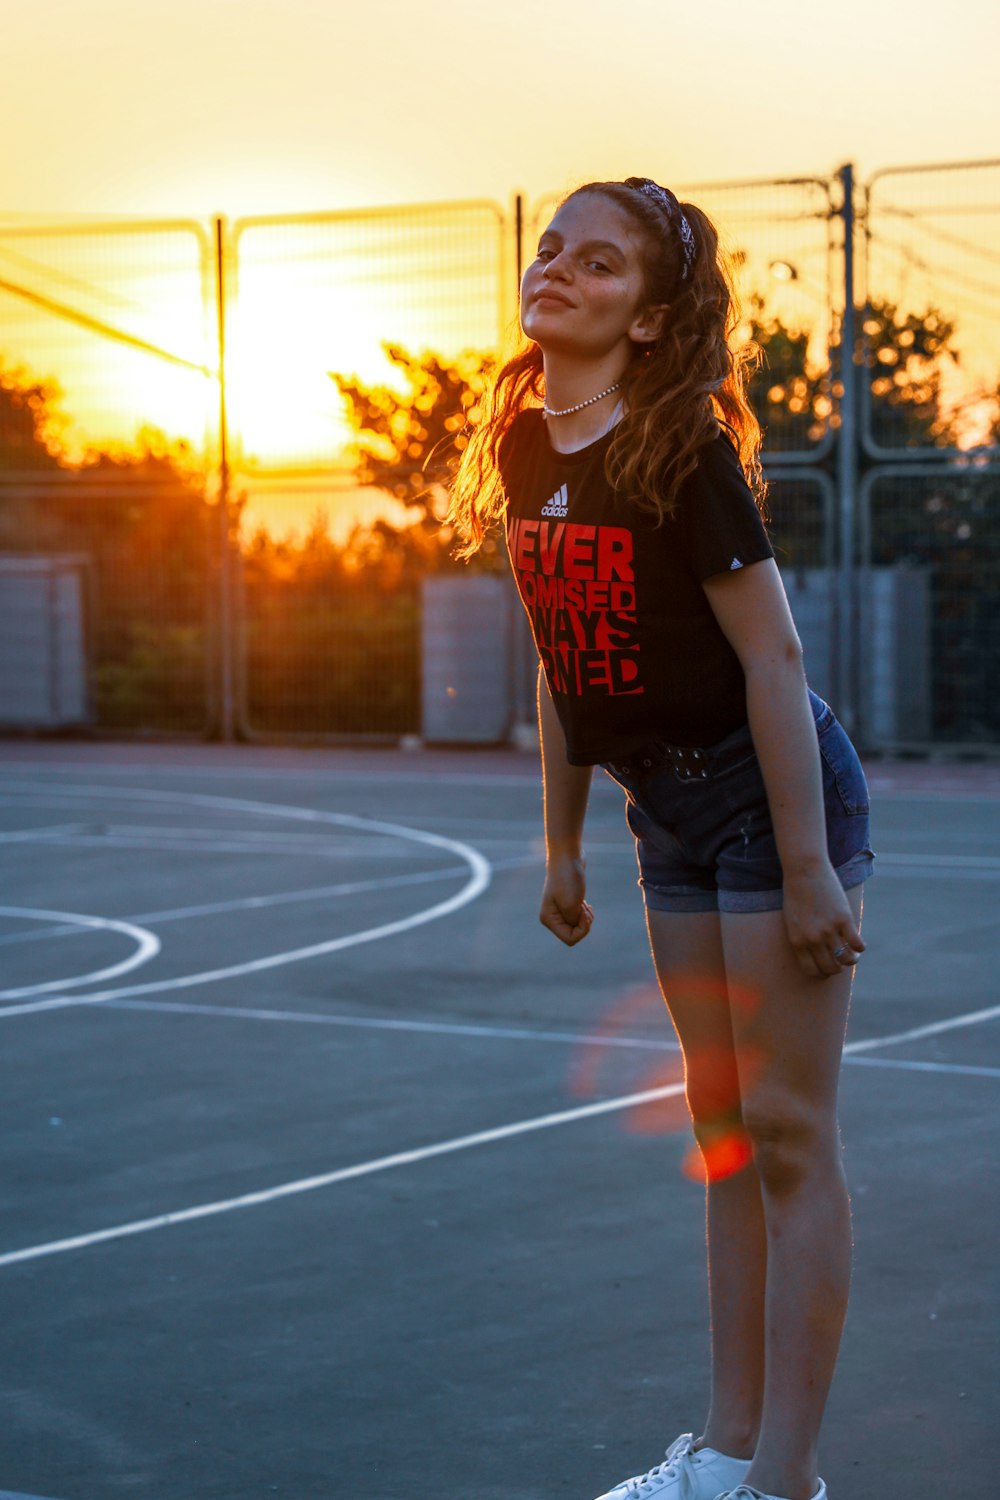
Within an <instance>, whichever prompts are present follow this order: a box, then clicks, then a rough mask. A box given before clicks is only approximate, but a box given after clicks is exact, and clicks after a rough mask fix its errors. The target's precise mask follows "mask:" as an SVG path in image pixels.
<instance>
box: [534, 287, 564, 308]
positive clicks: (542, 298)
mask: <svg viewBox="0 0 1000 1500" xmlns="http://www.w3.org/2000/svg"><path fill="white" fill-rule="evenodd" d="M532 300H533V301H535V302H561V303H562V305H563V307H572V306H573V304H572V302H571V301H570V300H569V298H568V297H564V296H562V294H561V293H560V292H552V291H549V290H548V289H546V290H545V291H544V292H536V293H535V295H534V298H533V299H532Z"/></svg>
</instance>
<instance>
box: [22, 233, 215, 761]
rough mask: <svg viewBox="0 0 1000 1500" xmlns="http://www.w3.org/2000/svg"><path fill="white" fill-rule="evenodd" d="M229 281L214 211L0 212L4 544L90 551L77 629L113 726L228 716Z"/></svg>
mask: <svg viewBox="0 0 1000 1500" xmlns="http://www.w3.org/2000/svg"><path fill="white" fill-rule="evenodd" d="M212 277H213V255H212V245H211V239H210V236H209V235H208V234H207V233H206V231H205V229H204V228H203V226H201V225H199V224H196V223H176V222H172V223H160V224H157V223H144V224H137V223H114V222H111V223H105V224H93V223H87V224H40V225H39V224H26V223H11V222H8V221H2V222H0V550H2V552H3V553H4V554H7V555H8V556H10V555H13V556H15V557H18V556H19V557H22V558H30V557H32V556H36V555H38V554H43V555H51V554H75V555H77V556H78V557H81V558H83V559H84V560H85V569H84V573H85V577H86V580H87V587H86V588H84V589H82V590H80V591H79V594H78V598H79V605H78V609H77V616H78V618H77V619H76V621H75V623H74V622H73V621H67V620H62V621H61V623H60V626H59V632H66V631H69V632H70V633H71V634H72V635H73V636H74V637H75V638H83V637H84V636H85V637H86V642H87V654H86V661H87V668H88V676H89V679H90V680H89V682H88V683H87V684H86V687H87V692H86V694H84V695H83V697H81V699H80V701H83V700H84V698H85V699H86V701H88V703H89V710H88V718H89V719H90V720H91V721H92V722H95V723H96V724H98V725H100V726H101V727H102V728H104V729H109V730H115V731H123V730H139V731H142V730H157V731H163V730H171V731H187V732H196V733H201V734H203V733H205V732H206V730H208V729H209V728H210V726H211V721H212V717H213V712H214V700H213V692H212V682H213V679H214V673H213V671H212V658H213V652H214V644H213V640H214V635H215V630H216V627H217V624H218V604H217V599H218V591H217V588H216V581H217V569H216V568H215V566H214V550H213V536H214V532H213V526H212V524H211V522H212V512H211V508H210V506H209V504H208V503H207V500H206V495H207V490H208V488H209V481H210V478H211V475H212V473H213V469H214V464H215V456H216V452H217V442H216V431H217V429H216V425H215V424H216V417H217V412H218V386H217V381H216V378H215V368H214V364H213V361H214V347H215V333H214V288H213V280H212ZM12 576H13V575H11V574H8V575H7V582H8V585H10V579H11V577H12ZM50 624H51V621H50V620H49V619H48V616H47V615H45V614H44V612H43V614H41V615H39V617H38V620H37V621H36V622H35V624H34V625H33V626H32V627H31V628H33V629H34V630H35V631H36V634H37V631H38V630H41V629H42V628H43V625H44V626H45V628H46V630H47V629H48V626H49V625H50ZM26 628H27V627H26ZM59 632H57V633H55V634H53V635H52V640H53V642H58V641H59V640H61V639H62V638H63V637H62V634H61V633H59ZM53 649H54V648H53ZM21 690H22V689H21V687H19V686H18V680H17V679H14V680H13V687H12V689H11V691H12V692H14V693H15V696H16V694H17V693H19V692H20V691H21ZM22 718H23V715H22V713H21V711H20V709H19V706H18V703H17V702H14V703H10V702H7V703H5V704H0V722H6V723H8V724H11V723H20V722H22Z"/></svg>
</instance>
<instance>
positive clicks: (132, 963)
mask: <svg viewBox="0 0 1000 1500" xmlns="http://www.w3.org/2000/svg"><path fill="white" fill-rule="evenodd" d="M0 916H4V917H27V918H29V920H31V921H37V922H68V923H69V924H70V926H73V927H85V928H87V927H89V928H92V929H94V928H96V929H98V930H100V931H105V932H121V933H123V934H124V935H125V936H126V937H129V938H131V939H132V941H133V942H134V943H135V945H136V946H135V951H134V952H133V953H130V954H129V955H128V957H127V958H123V959H122V960H121V961H120V962H119V963H116V964H110V965H109V966H108V967H107V968H104V969H93V970H91V971H90V973H88V974H73V975H71V977H70V978H69V979H49V980H46V981H45V983H44V984H26V985H22V986H21V987H20V988H18V989H16V990H0V1000H23V999H24V998H25V997H26V996H27V995H44V994H47V993H49V992H50V991H51V990H67V989H76V988H77V987H78V986H79V985H81V984H94V983H95V982H96V981H98V980H103V979H115V978H117V977H118V975H120V974H128V973H130V972H131V971H132V970H133V969H137V968H138V967H139V966H140V964H144V963H148V962H149V960H150V959H151V958H155V957H156V955H157V953H159V951H160V940H159V938H158V937H157V936H156V934H155V932H150V931H149V930H148V928H145V927H137V926H136V925H135V923H134V922H122V921H118V920H117V919H116V918H114V917H92V916H86V915H84V914H83V913H82V912H75V911H43V910H41V909H40V908H39V907H35V906H0Z"/></svg>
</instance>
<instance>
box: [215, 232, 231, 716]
mask: <svg viewBox="0 0 1000 1500" xmlns="http://www.w3.org/2000/svg"><path fill="white" fill-rule="evenodd" d="M224 224H225V221H224V219H223V218H222V217H221V216H220V217H217V218H216V220H215V268H216V290H217V308H218V328H219V341H218V352H219V494H218V500H217V507H218V537H217V541H218V549H219V550H218V568H219V592H218V598H217V601H216V603H217V608H218V611H219V635H218V672H219V676H218V695H219V712H218V725H217V727H218V735H219V738H220V739H222V740H232V739H234V738H235V697H234V691H233V683H234V674H233V587H232V581H233V565H232V537H231V535H230V532H231V520H230V506H229V445H228V430H227V422H226V294H225V276H226V271H225V244H224Z"/></svg>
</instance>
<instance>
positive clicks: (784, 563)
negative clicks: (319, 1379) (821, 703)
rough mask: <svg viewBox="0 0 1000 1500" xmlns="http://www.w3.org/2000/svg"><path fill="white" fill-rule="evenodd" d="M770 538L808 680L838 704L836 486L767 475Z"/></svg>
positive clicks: (798, 472) (819, 478) (800, 473)
mask: <svg viewBox="0 0 1000 1500" xmlns="http://www.w3.org/2000/svg"><path fill="white" fill-rule="evenodd" d="M767 480H768V495H767V512H768V532H769V534H770V537H771V543H772V545H773V547H774V555H775V561H776V562H777V564H778V567H779V568H780V570H781V575H782V581H783V583H784V585H785V592H786V593H787V595H788V602H789V604H790V606H791V610H792V617H793V619H794V620H795V626H796V629H797V631H798V634H799V639H800V640H801V642H802V650H803V654H804V658H805V667H806V675H807V676H808V678H809V682H810V684H811V686H812V687H813V689H814V690H815V691H816V692H817V693H819V695H820V697H821V698H825V699H827V701H830V700H831V699H832V698H835V686H836V681H837V671H838V662H839V646H840V642H839V638H838V629H837V622H838V618H839V616H838V603H837V601H838V589H837V574H836V571H835V545H836V535H835V520H836V517H835V502H836V495H835V491H834V486H833V481H832V480H831V479H830V477H829V475H827V474H825V473H824V472H823V471H822V470H819V469H816V470H815V471H807V470H804V469H801V468H800V469H787V468H786V469H784V470H781V469H776V468H774V467H771V468H769V469H768V470H767Z"/></svg>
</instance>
